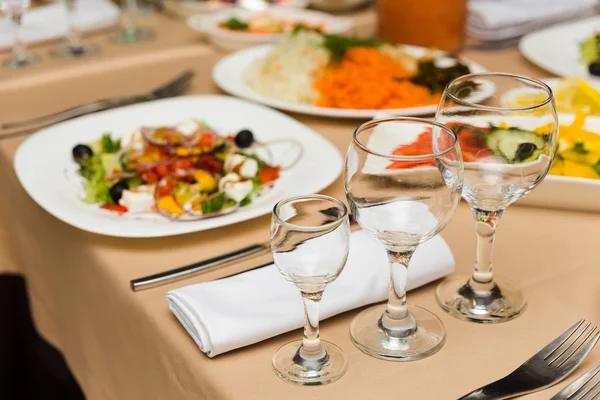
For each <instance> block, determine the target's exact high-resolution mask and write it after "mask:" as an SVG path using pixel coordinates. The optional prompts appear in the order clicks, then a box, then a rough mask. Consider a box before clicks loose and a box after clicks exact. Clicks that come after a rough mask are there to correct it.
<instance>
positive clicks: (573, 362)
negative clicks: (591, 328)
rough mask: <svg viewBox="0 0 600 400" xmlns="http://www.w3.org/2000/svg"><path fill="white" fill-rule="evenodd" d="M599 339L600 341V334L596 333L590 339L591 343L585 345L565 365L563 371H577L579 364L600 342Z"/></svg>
mask: <svg viewBox="0 0 600 400" xmlns="http://www.w3.org/2000/svg"><path fill="white" fill-rule="evenodd" d="M598 339H600V332H596V334H595V335H594V336H593V337H592V338H591V339H590V341H589V342H587V343H586V344H585V346H583V347H582V348H581V349H580V350H579V351H578V352H577V353H576V354H574V355H573V356H572V357H571V358H570V359H569V360H568V361H567V362H566V363H565V364H564V366H563V367H562V369H563V370H565V371H569V370H573V369H575V368H576V367H577V366H578V365H579V364H581V362H582V361H583V359H584V358H585V357H586V356H587V355H588V354H589V352H590V351H592V349H593V348H594V346H595V345H596V342H598Z"/></svg>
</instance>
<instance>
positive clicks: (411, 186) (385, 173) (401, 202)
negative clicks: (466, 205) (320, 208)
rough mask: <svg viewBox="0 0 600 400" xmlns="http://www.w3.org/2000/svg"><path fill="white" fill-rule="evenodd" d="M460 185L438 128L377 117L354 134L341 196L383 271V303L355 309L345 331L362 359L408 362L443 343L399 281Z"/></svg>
mask: <svg viewBox="0 0 600 400" xmlns="http://www.w3.org/2000/svg"><path fill="white" fill-rule="evenodd" d="M462 179H463V166H462V158H461V153H460V148H459V147H458V144H457V138H456V134H455V133H454V132H453V131H452V130H451V129H450V128H448V127H447V126H445V125H443V124H439V123H436V122H431V121H427V120H423V119H418V118H385V119H378V120H373V121H370V122H367V123H365V124H363V125H362V126H360V127H359V128H358V129H357V130H356V131H355V132H354V138H353V140H352V142H351V144H350V147H349V149H348V154H347V156H346V166H345V171H344V186H345V190H346V196H347V197H348V202H349V203H350V206H351V209H352V213H353V215H354V216H355V217H356V219H357V221H358V223H359V224H360V225H361V226H362V228H363V229H364V230H365V231H367V232H369V233H370V234H371V235H373V236H374V237H375V238H376V239H377V240H379V241H380V242H381V243H382V244H383V246H384V247H385V249H386V250H387V254H388V258H389V263H390V272H391V273H390V276H391V284H390V293H389V299H388V303H387V304H385V305H380V306H375V307H371V308H369V309H367V310H365V311H362V312H361V313H360V314H358V315H357V316H356V317H355V318H354V320H353V321H352V323H351V325H350V334H351V336H352V341H353V342H354V344H355V345H356V346H357V347H358V348H359V349H361V350H362V351H364V352H365V353H367V354H369V355H371V356H374V357H377V358H382V359H386V360H394V361H407V360H416V359H420V358H424V357H427V356H429V355H431V354H433V353H435V352H436V351H437V350H439V349H440V348H441V346H442V345H443V344H444V341H445V337H446V334H445V329H444V326H443V325H442V322H441V321H440V320H439V319H438V318H437V317H436V316H435V315H434V314H432V313H431V312H429V311H427V310H425V309H423V308H420V307H417V306H412V305H407V304H406V276H407V272H408V268H410V260H411V257H412V255H413V253H414V252H415V250H416V248H417V246H418V245H419V244H420V243H423V242H425V241H426V240H429V239H431V238H432V237H434V236H435V235H437V234H438V233H439V232H440V231H441V230H442V229H444V227H446V225H447V224H448V222H449V221H450V219H451V218H452V215H453V214H454V211H455V210H456V207H457V205H458V203H459V201H460V193H461V188H462ZM368 267H369V266H368V265H365V268H368Z"/></svg>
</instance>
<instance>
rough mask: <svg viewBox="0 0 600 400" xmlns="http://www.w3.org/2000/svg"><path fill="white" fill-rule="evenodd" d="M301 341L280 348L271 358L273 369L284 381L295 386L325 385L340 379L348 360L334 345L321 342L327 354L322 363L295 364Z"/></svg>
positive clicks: (346, 367)
mask: <svg viewBox="0 0 600 400" xmlns="http://www.w3.org/2000/svg"><path fill="white" fill-rule="evenodd" d="M300 346H302V340H296V341H293V342H291V343H288V344H286V345H285V346H283V347H282V348H280V349H279V350H278V351H277V353H275V355H274V356H273V369H274V370H275V373H276V374H277V376H279V377H280V378H281V379H283V380H284V381H287V382H290V383H295V384H297V385H325V384H328V383H331V382H335V381H337V380H338V379H340V378H341V377H342V376H343V375H344V374H345V373H346V370H347V369H348V360H347V359H346V356H345V355H344V353H343V352H342V350H341V349H340V348H339V347H337V346H336V345H335V344H333V343H330V342H326V341H323V340H322V341H321V346H323V349H324V350H325V352H326V353H327V356H326V359H325V360H324V361H322V362H319V361H316V360H315V361H313V362H305V363H303V365H302V364H300V363H297V362H296V361H295V360H297V359H298V350H299V349H300Z"/></svg>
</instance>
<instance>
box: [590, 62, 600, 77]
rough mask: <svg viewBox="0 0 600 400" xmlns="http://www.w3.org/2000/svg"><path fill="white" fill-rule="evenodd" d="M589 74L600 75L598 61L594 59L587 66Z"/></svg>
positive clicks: (599, 63)
mask: <svg viewBox="0 0 600 400" xmlns="http://www.w3.org/2000/svg"><path fill="white" fill-rule="evenodd" d="M588 70H589V71H590V74H592V75H596V76H600V62H598V61H594V62H593V63H591V64H590V65H589V66H588Z"/></svg>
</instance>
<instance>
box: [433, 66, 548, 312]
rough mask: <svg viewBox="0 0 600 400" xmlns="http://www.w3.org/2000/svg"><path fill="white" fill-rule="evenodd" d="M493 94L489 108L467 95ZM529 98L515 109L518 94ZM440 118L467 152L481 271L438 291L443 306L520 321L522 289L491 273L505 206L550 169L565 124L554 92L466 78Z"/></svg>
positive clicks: (451, 87) (512, 78) (519, 81)
mask: <svg viewBox="0 0 600 400" xmlns="http://www.w3.org/2000/svg"><path fill="white" fill-rule="evenodd" d="M485 88H488V89H491V91H492V92H494V95H493V96H492V97H491V98H489V99H488V100H487V101H486V102H485V103H484V104H474V103H471V102H469V101H468V100H467V99H468V98H469V97H468V96H469V95H471V94H473V93H476V92H477V91H482V90H481V89H485ZM516 95H519V96H520V97H523V98H527V99H529V101H530V103H529V104H528V105H526V106H518V107H510V106H508V105H507V104H510V99H511V98H514V97H513V96H516ZM436 120H437V121H438V122H440V123H443V124H446V125H449V126H451V127H452V128H453V129H454V130H455V131H456V132H457V134H458V137H459V143H460V145H461V148H462V151H463V158H464V162H465V164H464V168H465V180H464V189H463V198H464V199H465V200H466V201H467V203H468V204H469V205H470V206H471V209H472V211H473V216H474V218H475V230H476V233H477V254H476V261H475V270H474V272H473V275H472V276H471V277H470V278H469V277H461V276H452V277H450V278H447V279H446V280H444V281H443V282H442V283H441V284H440V285H439V286H438V288H437V293H436V294H437V301H438V302H439V304H440V305H441V306H442V308H443V309H444V310H446V311H447V312H448V313H449V314H451V315H453V316H455V317H458V318H460V319H465V320H469V321H476V322H484V323H491V322H502V321H508V320H510V319H511V318H515V317H517V316H518V315H520V314H521V313H522V312H523V311H524V310H525V308H526V306H527V302H526V300H525V298H524V297H523V294H522V292H521V290H520V289H519V287H518V286H517V285H516V284H514V283H512V282H510V281H504V280H497V279H495V278H494V277H493V275H492V249H493V246H494V236H495V233H496V228H497V227H498V224H499V222H500V218H501V217H502V214H503V213H504V210H505V209H506V207H508V206H509V205H510V204H512V203H513V202H515V201H516V200H518V199H520V198H521V197H523V196H524V195H526V194H527V193H529V192H530V191H531V190H532V189H533V188H534V187H535V186H536V185H537V184H539V183H540V182H541V181H542V180H543V179H544V177H545V176H546V174H547V173H548V170H549V168H550V165H551V164H552V160H553V157H554V151H555V147H556V144H557V127H558V119H557V115H556V106H555V104H554V99H553V96H552V91H551V90H550V88H549V87H548V86H547V85H546V84H545V83H543V82H541V81H538V80H535V79H531V78H526V77H523V76H517V75H510V74H502V73H481V74H471V75H465V76H463V77H460V78H457V79H455V80H454V81H452V82H450V83H449V84H448V86H447V87H446V90H445V91H444V94H443V95H442V99H441V101H440V104H439V106H438V110H437V114H436Z"/></svg>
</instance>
